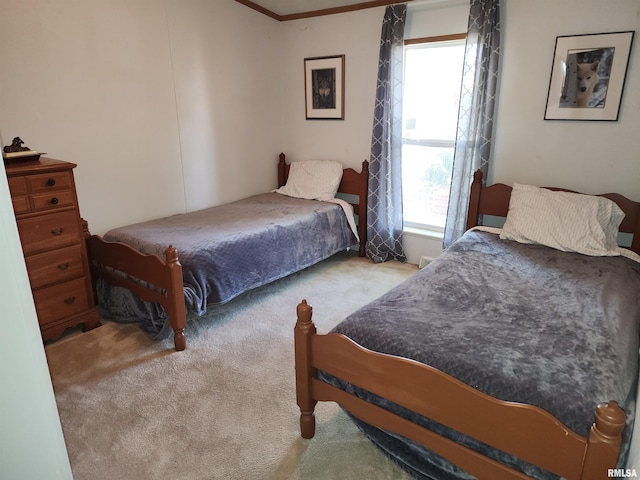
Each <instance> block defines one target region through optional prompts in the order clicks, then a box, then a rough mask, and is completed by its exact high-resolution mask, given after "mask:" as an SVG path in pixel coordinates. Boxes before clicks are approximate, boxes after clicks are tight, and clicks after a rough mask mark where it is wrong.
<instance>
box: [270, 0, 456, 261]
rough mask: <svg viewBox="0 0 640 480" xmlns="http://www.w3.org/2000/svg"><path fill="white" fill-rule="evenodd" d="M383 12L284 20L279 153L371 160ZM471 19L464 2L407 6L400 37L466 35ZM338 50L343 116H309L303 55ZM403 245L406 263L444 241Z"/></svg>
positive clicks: (408, 239)
mask: <svg viewBox="0 0 640 480" xmlns="http://www.w3.org/2000/svg"><path fill="white" fill-rule="evenodd" d="M384 10H385V8H384V7H379V8H371V9H368V10H361V11H357V12H351V13H347V14H339V15H330V16H326V17H315V18H310V19H301V20H295V21H290V22H285V23H284V24H283V28H282V35H283V44H282V51H283V59H284V60H283V61H284V64H283V72H284V73H285V75H284V78H283V89H284V92H285V93H284V105H285V108H284V118H283V150H284V151H285V152H287V153H288V154H289V155H290V157H291V158H292V159H300V160H304V159H309V158H330V159H333V160H339V161H341V162H342V163H343V164H344V165H346V166H350V167H353V168H355V169H357V170H359V169H360V167H361V164H362V160H365V159H367V160H369V157H370V153H371V131H372V127H373V109H374V102H375V94H376V79H377V74H378V56H379V53H380V32H381V27H382V18H383V16H384ZM468 16H469V3H468V1H465V0H449V1H446V2H438V3H436V4H424V3H422V4H420V3H419V2H418V3H417V4H416V5H411V4H409V8H408V13H407V24H406V27H405V38H418V37H426V36H435V35H445V34H449V33H461V32H466V30H467V20H468ZM342 54H344V55H345V119H344V120H306V119H305V109H304V70H303V65H304V59H305V58H308V57H317V56H327V55H342ZM404 247H405V253H406V254H407V258H408V261H409V262H411V263H418V262H419V260H420V257H421V256H423V255H426V256H430V257H435V256H437V255H438V254H439V253H440V251H441V250H442V240H441V238H428V237H424V236H416V235H415V234H405V237H404Z"/></svg>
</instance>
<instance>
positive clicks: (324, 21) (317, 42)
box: [282, 8, 384, 171]
mask: <svg viewBox="0 0 640 480" xmlns="http://www.w3.org/2000/svg"><path fill="white" fill-rule="evenodd" d="M383 15H384V8H370V9H367V10H360V11H357V12H351V13H344V14H339V15H329V16H325V17H315V18H309V19H301V20H294V21H289V22H284V23H283V25H282V58H283V65H282V74H283V75H282V94H283V105H284V110H283V120H282V127H283V128H282V131H283V142H282V144H283V150H284V152H285V153H286V154H287V156H288V157H289V158H291V159H292V160H306V159H332V160H338V161H340V162H342V163H343V165H345V166H348V167H353V168H354V169H356V170H358V171H359V170H360V168H361V166H362V161H363V160H369V156H370V153H371V129H372V127H373V107H374V100H375V93H376V78H377V74H378V55H379V51H380V46H379V43H380V27H381V22H382V17H383ZM331 55H345V75H344V77H345V92H344V93H345V97H344V98H345V118H344V120H306V119H305V103H304V101H305V99H304V81H305V80H304V59H305V58H312V57H324V56H331Z"/></svg>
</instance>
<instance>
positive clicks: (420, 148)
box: [402, 40, 465, 229]
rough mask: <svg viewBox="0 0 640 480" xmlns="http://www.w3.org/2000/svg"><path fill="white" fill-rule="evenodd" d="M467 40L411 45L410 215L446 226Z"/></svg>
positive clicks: (407, 77)
mask: <svg viewBox="0 0 640 480" xmlns="http://www.w3.org/2000/svg"><path fill="white" fill-rule="evenodd" d="M464 49H465V42H464V40H459V41H449V42H432V43H424V44H419V45H411V46H407V47H406V48H405V74H404V102H403V133H402V136H403V149H402V155H403V158H402V191H403V193H402V195H403V209H404V215H403V217H404V221H405V222H407V223H412V224H418V225H419V226H425V227H428V228H435V229H444V225H445V221H446V215H447V206H448V202H449V190H450V183H451V169H452V167H453V152H454V143H455V137H456V129H457V124H458V104H459V97H460V84H461V80H462V66H463V63H464Z"/></svg>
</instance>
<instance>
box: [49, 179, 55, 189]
mask: <svg viewBox="0 0 640 480" xmlns="http://www.w3.org/2000/svg"><path fill="white" fill-rule="evenodd" d="M55 184H56V181H55V180H54V179H53V178H50V179H49V180H47V186H49V187H53V186H54V185H55Z"/></svg>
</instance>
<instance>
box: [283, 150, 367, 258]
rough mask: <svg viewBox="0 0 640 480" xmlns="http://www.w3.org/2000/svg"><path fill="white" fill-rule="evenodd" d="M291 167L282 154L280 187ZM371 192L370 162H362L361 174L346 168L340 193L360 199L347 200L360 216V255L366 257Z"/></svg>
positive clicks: (339, 187)
mask: <svg viewBox="0 0 640 480" xmlns="http://www.w3.org/2000/svg"><path fill="white" fill-rule="evenodd" d="M290 168H291V165H290V164H288V163H287V162H286V157H285V154H284V153H281V154H280V160H279V162H278V187H282V186H284V185H285V184H286V183H287V179H288V178H289V169H290ZM368 190H369V162H368V161H366V160H364V161H363V162H362V170H361V171H360V173H358V172H356V171H355V170H354V169H353V168H345V169H344V170H343V172H342V180H341V181H340V185H339V186H338V192H340V193H344V194H347V195H355V196H357V197H358V200H357V202H351V201H349V200H346V201H347V202H348V203H349V204H351V206H352V207H353V211H354V213H355V214H356V215H357V216H358V218H357V221H358V236H359V237H360V248H359V251H358V254H359V255H360V256H361V257H364V256H365V246H366V243H367V194H368Z"/></svg>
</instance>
